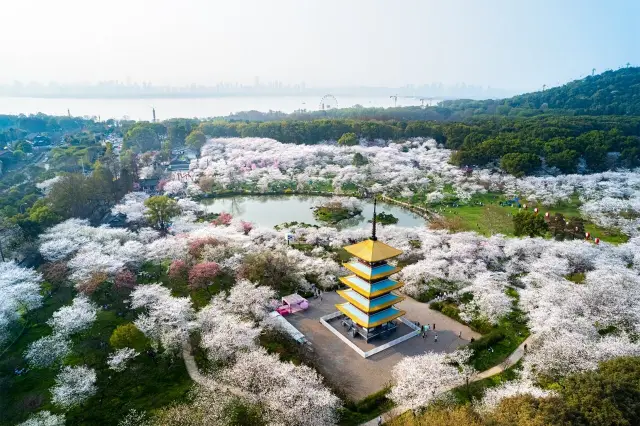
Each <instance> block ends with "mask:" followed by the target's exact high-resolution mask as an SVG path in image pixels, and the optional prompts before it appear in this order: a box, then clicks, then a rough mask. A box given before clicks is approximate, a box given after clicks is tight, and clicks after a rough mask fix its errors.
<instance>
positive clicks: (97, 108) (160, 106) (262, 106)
mask: <svg viewBox="0 0 640 426" xmlns="http://www.w3.org/2000/svg"><path fill="white" fill-rule="evenodd" d="M320 99H321V96H227V97H220V98H155V99H77V98H74V99H65V98H3V97H0V114H36V113H38V112H42V113H44V114H50V115H67V109H68V110H69V111H70V112H71V115H73V116H79V117H84V116H91V117H93V116H95V117H100V118H101V119H102V120H106V119H109V118H114V119H122V118H128V119H132V120H149V121H151V119H152V118H153V117H152V108H155V109H156V117H157V118H158V119H159V120H164V119H167V118H175V117H181V118H206V117H216V116H224V115H228V114H231V113H236V112H240V111H249V110H256V111H263V112H266V111H269V110H273V111H282V112H286V113H291V112H294V111H295V110H299V109H306V110H309V111H315V110H318V109H320ZM337 101H338V107H340V108H346V107H351V106H354V105H356V104H359V105H362V106H364V107H385V108H386V107H392V106H393V99H390V98H389V97H388V96H384V97H381V96H378V97H338V98H337ZM433 102H434V104H435V102H437V101H433ZM411 105H420V100H419V99H415V98H398V106H411Z"/></svg>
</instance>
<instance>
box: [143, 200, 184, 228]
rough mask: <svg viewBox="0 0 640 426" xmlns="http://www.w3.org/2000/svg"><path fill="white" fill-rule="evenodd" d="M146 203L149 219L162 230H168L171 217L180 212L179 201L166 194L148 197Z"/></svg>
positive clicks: (155, 226)
mask: <svg viewBox="0 0 640 426" xmlns="http://www.w3.org/2000/svg"><path fill="white" fill-rule="evenodd" d="M144 205H145V206H146V207H147V209H148V211H147V213H146V216H147V220H148V221H149V223H151V224H152V226H153V227H154V228H156V229H158V230H159V231H160V232H166V231H167V227H168V226H169V222H170V221H171V219H172V218H173V217H175V216H177V215H179V214H180V207H178V203H176V201H175V200H173V199H171V198H169V197H167V196H166V195H156V196H155V197H150V198H147V199H146V200H145V202H144Z"/></svg>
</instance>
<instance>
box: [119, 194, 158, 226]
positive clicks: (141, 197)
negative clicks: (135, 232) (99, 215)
mask: <svg viewBox="0 0 640 426" xmlns="http://www.w3.org/2000/svg"><path fill="white" fill-rule="evenodd" d="M148 198H149V194H147V193H146V192H130V193H128V194H127V195H125V196H124V197H123V198H122V200H121V201H120V203H119V204H116V205H115V206H114V207H113V208H112V209H111V213H112V214H118V213H122V214H125V215H126V216H127V222H134V223H140V222H144V221H145V215H146V213H147V207H146V206H145V205H144V202H145V200H147V199H148Z"/></svg>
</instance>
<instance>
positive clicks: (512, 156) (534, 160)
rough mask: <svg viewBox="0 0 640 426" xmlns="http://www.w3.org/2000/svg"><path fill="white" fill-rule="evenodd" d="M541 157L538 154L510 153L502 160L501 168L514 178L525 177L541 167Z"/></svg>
mask: <svg viewBox="0 0 640 426" xmlns="http://www.w3.org/2000/svg"><path fill="white" fill-rule="evenodd" d="M541 164H542V162H541V161H540V157H539V156H538V155H536V154H530V153H526V152H525V153H519V152H510V153H508V154H505V155H503V156H502V158H501V159H500V167H501V168H502V170H504V171H505V172H507V173H509V174H512V175H514V176H518V177H520V176H524V175H526V174H529V173H531V172H533V171H534V170H535V169H537V168H539V167H540V166H541Z"/></svg>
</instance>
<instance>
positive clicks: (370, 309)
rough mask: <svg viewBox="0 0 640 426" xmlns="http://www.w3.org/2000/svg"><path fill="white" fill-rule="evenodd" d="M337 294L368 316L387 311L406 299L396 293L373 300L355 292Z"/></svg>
mask: <svg viewBox="0 0 640 426" xmlns="http://www.w3.org/2000/svg"><path fill="white" fill-rule="evenodd" d="M337 293H338V294H339V295H340V296H342V298H343V299H345V300H346V301H347V302H349V303H351V304H352V305H354V306H355V307H356V308H358V309H360V310H361V311H362V312H364V313H366V314H373V313H376V312H379V311H381V310H383V309H386V308H388V307H390V306H393V305H395V304H396V303H400V302H402V301H403V300H404V299H405V298H404V297H403V296H398V295H397V294H395V293H387V294H385V295H382V296H379V297H377V298H373V299H367V298H366V297H364V296H362V295H361V294H360V293H358V292H356V291H355V290H352V289H349V290H338V291H337Z"/></svg>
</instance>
